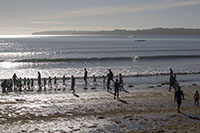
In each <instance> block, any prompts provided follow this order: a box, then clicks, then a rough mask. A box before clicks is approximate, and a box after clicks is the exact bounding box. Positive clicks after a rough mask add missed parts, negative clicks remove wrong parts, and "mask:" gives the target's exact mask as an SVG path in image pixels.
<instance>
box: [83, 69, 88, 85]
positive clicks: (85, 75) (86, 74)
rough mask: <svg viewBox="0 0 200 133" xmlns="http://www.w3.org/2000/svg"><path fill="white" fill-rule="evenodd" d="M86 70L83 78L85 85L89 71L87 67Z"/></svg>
mask: <svg viewBox="0 0 200 133" xmlns="http://www.w3.org/2000/svg"><path fill="white" fill-rule="evenodd" d="M84 71H85V72H84V78H83V79H84V81H85V85H87V78H88V72H87V69H86V68H85V69H84Z"/></svg>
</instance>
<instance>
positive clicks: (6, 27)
mask: <svg viewBox="0 0 200 133" xmlns="http://www.w3.org/2000/svg"><path fill="white" fill-rule="evenodd" d="M157 27H164V28H200V0H0V34H1V35H19V34H31V33H32V32H38V31H49V30H50V31H52V30H62V31H63V30H113V29H128V30H136V29H147V28H157Z"/></svg>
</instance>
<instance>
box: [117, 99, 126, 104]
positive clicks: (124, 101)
mask: <svg viewBox="0 0 200 133" xmlns="http://www.w3.org/2000/svg"><path fill="white" fill-rule="evenodd" d="M118 101H120V102H122V103H124V104H128V102H127V101H126V100H123V99H121V98H118Z"/></svg>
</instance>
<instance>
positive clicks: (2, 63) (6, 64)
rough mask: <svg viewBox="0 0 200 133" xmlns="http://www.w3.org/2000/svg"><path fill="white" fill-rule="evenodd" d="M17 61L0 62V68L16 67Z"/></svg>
mask: <svg viewBox="0 0 200 133" xmlns="http://www.w3.org/2000/svg"><path fill="white" fill-rule="evenodd" d="M19 65H20V64H19V63H13V62H1V63H0V68H6V69H10V68H16V67H17V66H19Z"/></svg>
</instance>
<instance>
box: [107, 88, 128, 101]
mask: <svg viewBox="0 0 200 133" xmlns="http://www.w3.org/2000/svg"><path fill="white" fill-rule="evenodd" d="M109 93H110V94H113V95H115V93H113V92H110V91H109ZM117 100H118V101H120V102H122V103H124V104H128V102H127V101H126V100H123V99H121V98H117Z"/></svg>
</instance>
